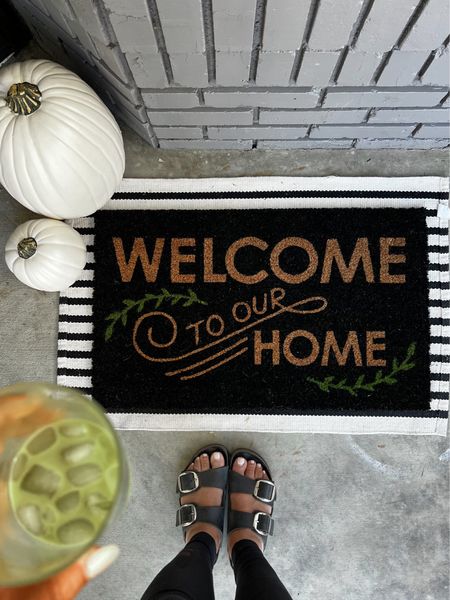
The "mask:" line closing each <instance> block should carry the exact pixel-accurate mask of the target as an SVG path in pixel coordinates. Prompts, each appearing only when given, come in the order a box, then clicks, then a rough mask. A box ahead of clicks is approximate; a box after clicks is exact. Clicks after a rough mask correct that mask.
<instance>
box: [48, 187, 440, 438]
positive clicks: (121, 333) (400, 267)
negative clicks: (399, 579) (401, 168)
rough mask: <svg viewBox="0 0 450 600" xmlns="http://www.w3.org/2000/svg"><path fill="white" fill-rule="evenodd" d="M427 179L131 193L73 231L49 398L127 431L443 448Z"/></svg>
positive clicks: (434, 211) (434, 250)
mask: <svg viewBox="0 0 450 600" xmlns="http://www.w3.org/2000/svg"><path fill="white" fill-rule="evenodd" d="M447 196H448V193H447V190H446V182H445V181H444V180H442V179H439V178H407V179H380V178H366V179H360V178H312V179H310V178H241V179H206V180H125V181H124V182H123V183H122V185H121V187H120V189H119V190H118V191H117V193H116V194H114V196H113V198H112V199H111V200H110V201H109V203H108V204H107V205H106V207H105V208H104V209H103V210H101V211H99V212H97V213H96V215H95V217H90V218H85V219H78V220H74V221H72V224H73V225H74V226H75V227H76V228H77V229H78V231H80V233H81V234H82V235H83V236H84V239H85V241H86V242H87V245H88V250H89V262H88V264H87V265H86V269H85V271H84V272H83V275H82V278H81V279H80V281H78V282H76V283H75V284H74V286H72V287H71V288H70V289H69V290H67V292H66V293H64V294H61V297H60V317H59V319H60V322H59V329H60V331H59V341H58V382H59V383H61V384H63V385H69V386H74V387H78V388H80V389H82V390H83V391H84V392H85V393H88V394H90V395H92V396H93V397H95V398H96V399H97V400H98V401H99V402H100V403H101V404H102V405H103V406H104V407H105V409H106V410H107V412H108V413H109V414H110V416H111V418H112V419H113V421H114V423H115V424H116V426H118V427H121V428H131V429H171V430H250V431H299V432H300V431H314V432H320V431H326V432H348V433H374V432H398V433H402V432H403V433H439V434H445V431H446V424H447V411H448V392H449V362H448V360H449V354H450V343H449V330H450V314H449V313H450V311H449V298H450V296H449V289H448V281H449V277H448V238H447V228H448V221H447V219H448V206H447Z"/></svg>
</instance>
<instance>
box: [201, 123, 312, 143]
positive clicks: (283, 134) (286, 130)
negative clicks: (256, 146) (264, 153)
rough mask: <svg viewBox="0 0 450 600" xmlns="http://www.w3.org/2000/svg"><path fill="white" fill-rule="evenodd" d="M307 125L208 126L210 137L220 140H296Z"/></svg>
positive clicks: (302, 133)
mask: <svg viewBox="0 0 450 600" xmlns="http://www.w3.org/2000/svg"><path fill="white" fill-rule="evenodd" d="M307 129H308V128H307V127H259V126H258V127H208V137H210V138H211V139H213V140H214V139H218V140H235V139H237V140H270V139H272V140H283V139H284V140H288V139H293V140H296V139H298V138H301V137H304V136H305V134H306V131H307Z"/></svg>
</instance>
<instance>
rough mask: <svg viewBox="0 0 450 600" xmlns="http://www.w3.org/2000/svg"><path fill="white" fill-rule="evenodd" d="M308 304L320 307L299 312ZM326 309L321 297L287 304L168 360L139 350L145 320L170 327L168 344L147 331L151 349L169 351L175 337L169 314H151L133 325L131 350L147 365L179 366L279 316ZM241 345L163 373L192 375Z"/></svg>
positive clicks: (152, 312)
mask: <svg viewBox="0 0 450 600" xmlns="http://www.w3.org/2000/svg"><path fill="white" fill-rule="evenodd" d="M311 303H319V304H318V306H313V307H310V308H301V309H300V308H299V307H300V306H304V305H308V304H311ZM327 306H328V302H327V300H326V299H325V298H324V297H323V296H311V297H309V298H303V299H302V300H297V301H296V302H293V303H292V304H289V305H288V306H283V307H282V308H280V309H279V310H277V311H275V312H274V313H272V314H269V315H265V316H264V317H262V318H261V319H258V320H257V321H254V322H253V323H249V324H247V325H245V326H244V327H241V328H239V329H237V330H235V331H232V332H231V333H228V334H227V335H224V336H223V337H221V338H220V339H217V340H215V341H213V342H210V343H209V344H206V345H204V346H201V347H199V348H195V349H194V350H191V351H189V352H185V353H184V354H180V355H179V356H171V357H156V356H151V355H149V354H147V353H146V352H145V351H144V350H143V349H142V348H141V346H140V344H139V342H138V339H137V337H138V332H139V330H140V327H141V325H142V323H143V322H144V321H145V320H147V319H152V318H155V317H156V318H158V317H159V318H163V319H165V320H166V323H167V324H168V325H169V326H170V327H171V330H170V332H168V337H169V340H168V341H167V340H166V341H157V340H155V339H154V335H153V328H152V326H149V327H148V329H147V339H148V341H149V343H150V344H151V345H152V346H153V347H158V348H164V347H168V346H171V345H172V344H173V343H174V342H175V340H176V337H177V333H178V331H177V323H176V321H175V319H174V318H173V317H172V316H171V315H169V314H168V313H164V312H162V311H151V312H149V313H146V314H144V315H142V316H140V317H139V319H138V320H137V321H136V323H135V325H134V328H133V335H132V340H133V347H134V349H135V350H136V352H137V353H138V354H139V355H140V356H142V358H144V359H146V360H148V361H150V362H158V363H166V362H167V363H168V362H178V361H181V360H183V359H185V358H189V357H191V356H193V355H195V354H198V353H201V352H208V351H209V350H210V349H211V348H214V347H215V346H217V345H219V344H222V343H223V342H225V341H227V340H229V339H231V338H233V337H236V336H238V335H240V334H242V333H243V332H245V331H248V330H250V329H253V328H254V327H256V326H257V325H260V324H261V323H263V322H266V321H268V320H271V319H274V318H276V317H278V316H280V315H281V314H283V313H286V312H290V313H295V314H298V315H301V314H314V313H319V312H322V311H323V310H325V308H326V307H327ZM244 342H248V337H244V338H241V339H240V340H238V341H237V342H235V343H234V344H232V345H231V346H228V347H227V348H225V349H223V350H221V351H219V352H217V353H214V354H212V355H210V356H207V357H206V358H205V359H203V360H200V361H198V362H196V363H193V364H190V365H187V366H186V367H184V368H182V369H178V370H176V371H168V372H166V376H169V377H171V376H174V375H178V374H180V373H184V372H186V371H192V370H193V369H195V368H196V367H199V366H202V365H204V364H206V363H208V362H211V361H213V360H215V359H217V358H220V357H222V356H223V355H224V354H225V353H227V352H229V351H230V350H233V349H234V348H236V347H237V346H238V345H241V344H243V343H244ZM247 351H248V346H247V347H245V348H242V349H240V350H239V351H237V352H235V353H234V354H232V355H230V356H227V357H226V358H223V359H222V360H220V361H219V362H217V363H215V364H213V365H211V366H210V367H208V368H207V369H204V370H202V371H200V372H196V373H190V374H188V375H183V376H182V377H180V379H182V380H186V379H193V378H194V377H200V376H201V375H204V374H206V373H208V372H210V371H212V370H214V369H216V368H218V367H220V366H222V365H224V364H226V363H228V362H230V361H231V360H234V359H235V358H238V357H239V356H241V355H242V354H244V353H245V352H247Z"/></svg>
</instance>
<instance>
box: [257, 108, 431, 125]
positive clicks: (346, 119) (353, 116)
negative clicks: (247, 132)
mask: <svg viewBox="0 0 450 600" xmlns="http://www.w3.org/2000/svg"><path fill="white" fill-rule="evenodd" d="M441 112H443V111H441ZM366 114H367V110H320V109H318V110H261V112H260V113H259V122H260V124H261V125H311V124H313V125H319V124H322V123H327V124H329V123H332V124H340V123H361V121H362V120H363V119H364V117H365V116H366Z"/></svg>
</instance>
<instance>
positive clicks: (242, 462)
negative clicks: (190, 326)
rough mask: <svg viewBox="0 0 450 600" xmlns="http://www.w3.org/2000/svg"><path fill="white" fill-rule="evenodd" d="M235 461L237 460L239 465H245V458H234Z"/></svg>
mask: <svg viewBox="0 0 450 600" xmlns="http://www.w3.org/2000/svg"><path fill="white" fill-rule="evenodd" d="M236 462H237V464H238V465H239V466H240V467H242V466H243V465H245V458H242V457H239V458H238V459H237V460H236Z"/></svg>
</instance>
